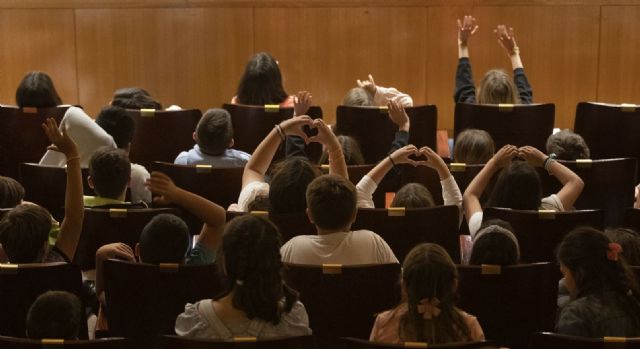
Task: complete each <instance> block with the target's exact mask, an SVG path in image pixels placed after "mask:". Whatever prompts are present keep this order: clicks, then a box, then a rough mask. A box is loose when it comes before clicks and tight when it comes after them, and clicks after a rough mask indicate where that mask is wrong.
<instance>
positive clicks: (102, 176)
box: [84, 148, 146, 207]
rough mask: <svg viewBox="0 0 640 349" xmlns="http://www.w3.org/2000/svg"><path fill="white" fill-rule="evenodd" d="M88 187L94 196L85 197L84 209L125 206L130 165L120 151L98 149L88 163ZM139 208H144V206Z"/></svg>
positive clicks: (129, 179)
mask: <svg viewBox="0 0 640 349" xmlns="http://www.w3.org/2000/svg"><path fill="white" fill-rule="evenodd" d="M87 181H88V182H89V187H91V188H92V189H93V191H94V192H95V193H96V196H85V197H84V206H85V207H100V206H109V205H127V204H130V203H128V202H126V201H125V197H126V194H127V187H128V186H129V183H130V181H131V163H130V162H129V157H128V156H127V153H126V152H125V151H124V150H122V149H110V148H101V149H98V150H97V151H96V152H95V153H94V154H93V156H92V157H91V161H90V162H89V177H88V178H87ZM140 207H146V204H144V205H143V206H140Z"/></svg>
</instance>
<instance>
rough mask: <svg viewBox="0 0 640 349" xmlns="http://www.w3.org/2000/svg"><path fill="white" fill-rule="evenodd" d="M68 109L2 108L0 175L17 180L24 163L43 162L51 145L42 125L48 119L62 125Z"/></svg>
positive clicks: (0, 122)
mask: <svg viewBox="0 0 640 349" xmlns="http://www.w3.org/2000/svg"><path fill="white" fill-rule="evenodd" d="M67 109H69V107H68V106H66V107H56V108H22V109H21V108H18V107H10V106H2V107H0V154H2V156H0V176H7V177H12V178H14V179H16V180H17V179H18V166H19V165H20V164H21V163H23V162H36V163H37V162H39V161H40V158H42V155H44V153H45V152H46V151H47V146H48V145H50V144H51V143H49V140H48V139H47V136H46V135H45V133H44V131H43V130H42V126H41V125H42V124H43V123H44V121H45V120H46V119H47V118H54V119H55V120H56V122H57V123H58V124H60V121H61V120H62V117H63V116H64V113H66V112H67Z"/></svg>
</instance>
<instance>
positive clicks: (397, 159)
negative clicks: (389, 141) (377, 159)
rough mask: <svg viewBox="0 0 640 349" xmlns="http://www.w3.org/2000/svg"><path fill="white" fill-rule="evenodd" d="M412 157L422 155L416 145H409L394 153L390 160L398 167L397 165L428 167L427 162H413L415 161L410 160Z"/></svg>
mask: <svg viewBox="0 0 640 349" xmlns="http://www.w3.org/2000/svg"><path fill="white" fill-rule="evenodd" d="M412 155H415V156H418V155H420V151H418V148H417V147H416V146H415V145H413V144H409V145H405V146H404V147H402V148H400V149H398V150H396V151H394V152H393V153H392V154H391V155H389V158H390V159H391V161H392V162H393V163H394V164H396V165H397V164H409V165H413V166H418V165H426V164H427V162H426V161H422V160H413V159H411V158H409V157H410V156H412Z"/></svg>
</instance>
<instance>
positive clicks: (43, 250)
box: [0, 118, 84, 264]
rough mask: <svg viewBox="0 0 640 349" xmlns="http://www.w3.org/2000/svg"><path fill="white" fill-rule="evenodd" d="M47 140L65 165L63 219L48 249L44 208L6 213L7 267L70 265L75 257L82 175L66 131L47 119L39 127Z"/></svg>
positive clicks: (0, 233)
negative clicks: (9, 265) (47, 263)
mask: <svg viewBox="0 0 640 349" xmlns="http://www.w3.org/2000/svg"><path fill="white" fill-rule="evenodd" d="M42 128H43V129H44V131H45V133H46V134H47V137H48V138H49V140H50V141H51V142H52V143H53V146H52V147H50V149H51V151H57V152H60V153H62V154H64V157H66V164H67V184H66V192H65V216H64V220H63V221H62V224H61V225H60V231H59V233H58V238H57V240H56V244H55V246H53V247H50V246H49V231H50V230H51V229H52V220H53V219H52V217H51V214H50V213H49V212H48V211H47V210H46V209H44V208H42V207H40V206H38V205H35V204H31V203H23V204H20V205H18V206H16V207H14V208H13V209H11V211H9V212H8V213H7V214H6V215H5V216H4V217H3V218H2V221H0V243H2V248H3V249H4V252H5V254H6V256H7V257H8V259H9V262H10V263H14V264H18V263H46V262H67V263H69V262H71V261H72V259H73V256H74V255H75V253H76V247H77V245H78V240H79V239H80V233H81V232H82V221H83V218H84V208H83V205H82V174H81V172H80V156H79V155H78V150H77V147H76V144H75V143H74V142H73V140H72V139H71V137H70V136H69V134H68V133H67V130H66V128H64V127H63V128H62V132H61V131H60V130H59V129H58V125H57V124H56V121H55V120H54V119H52V118H49V119H47V121H46V123H44V124H43V125H42Z"/></svg>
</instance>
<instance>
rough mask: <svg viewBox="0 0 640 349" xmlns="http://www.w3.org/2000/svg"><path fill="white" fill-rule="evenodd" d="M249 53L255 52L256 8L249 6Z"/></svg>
mask: <svg viewBox="0 0 640 349" xmlns="http://www.w3.org/2000/svg"><path fill="white" fill-rule="evenodd" d="M251 49H252V50H251V54H252V55H253V54H254V53H255V52H256V8H255V7H252V8H251Z"/></svg>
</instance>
